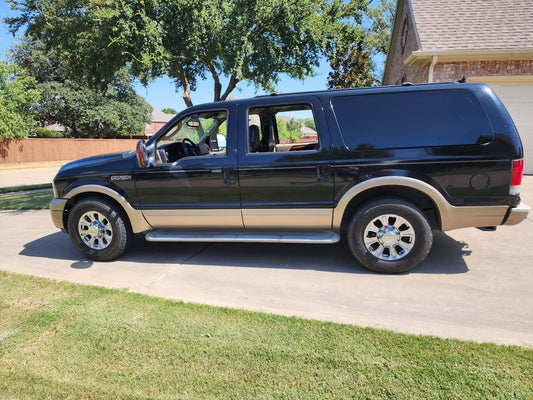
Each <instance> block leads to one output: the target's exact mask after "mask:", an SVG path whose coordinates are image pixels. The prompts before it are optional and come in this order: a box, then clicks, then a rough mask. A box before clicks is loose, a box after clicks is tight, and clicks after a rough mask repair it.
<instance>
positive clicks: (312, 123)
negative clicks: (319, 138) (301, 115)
mask: <svg viewBox="0 0 533 400" xmlns="http://www.w3.org/2000/svg"><path fill="white" fill-rule="evenodd" d="M303 124H304V126H307V127H308V128H311V129H312V130H314V131H316V123H315V119H314V118H307V119H304V121H303Z"/></svg>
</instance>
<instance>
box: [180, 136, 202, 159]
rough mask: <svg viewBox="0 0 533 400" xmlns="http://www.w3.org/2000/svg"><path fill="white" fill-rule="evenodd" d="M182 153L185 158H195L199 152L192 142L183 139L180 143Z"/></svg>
mask: <svg viewBox="0 0 533 400" xmlns="http://www.w3.org/2000/svg"><path fill="white" fill-rule="evenodd" d="M181 144H182V147H183V152H184V153H185V155H186V156H187V157H190V156H197V155H198V154H200V150H199V149H198V146H197V145H196V144H194V142H193V141H192V140H191V139H189V138H183V140H182V141H181Z"/></svg>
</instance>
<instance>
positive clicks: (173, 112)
mask: <svg viewBox="0 0 533 400" xmlns="http://www.w3.org/2000/svg"><path fill="white" fill-rule="evenodd" d="M161 111H162V112H164V113H165V114H177V113H178V112H177V111H176V110H174V109H173V108H163V109H162V110H161Z"/></svg>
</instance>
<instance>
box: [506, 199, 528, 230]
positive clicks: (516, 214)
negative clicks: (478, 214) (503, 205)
mask: <svg viewBox="0 0 533 400" xmlns="http://www.w3.org/2000/svg"><path fill="white" fill-rule="evenodd" d="M528 213H529V206H528V205H527V204H525V203H523V202H522V203H520V204H519V205H517V206H516V207H514V208H511V209H510V210H509V215H508V217H507V218H506V220H505V222H504V223H503V225H516V224H519V223H520V222H522V221H523V220H525V219H526V218H527V215H528Z"/></svg>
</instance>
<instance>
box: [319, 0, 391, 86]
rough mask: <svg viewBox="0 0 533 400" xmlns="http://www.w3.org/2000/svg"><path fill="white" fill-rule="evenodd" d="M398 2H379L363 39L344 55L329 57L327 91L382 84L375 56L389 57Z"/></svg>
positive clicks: (370, 14) (370, 16) (372, 9)
mask: <svg viewBox="0 0 533 400" xmlns="http://www.w3.org/2000/svg"><path fill="white" fill-rule="evenodd" d="M395 5H396V2H395V1H392V0H379V3H378V4H377V6H374V7H369V8H368V10H367V16H368V19H369V21H370V26H369V27H367V28H366V29H365V31H364V37H363V38H361V40H359V41H358V42H354V43H353V44H352V46H350V48H349V49H348V51H347V52H345V53H337V54H336V55H335V56H334V57H330V65H331V68H332V72H331V73H330V74H329V80H328V87H329V88H330V89H341V88H350V87H363V86H374V85H376V84H379V83H380V80H379V79H378V78H377V76H380V75H381V71H380V67H379V66H378V65H376V64H375V63H374V61H373V56H375V55H382V56H386V55H387V52H388V50H389V42H390V36H391V31H392V25H393V23H394V11H395Z"/></svg>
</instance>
